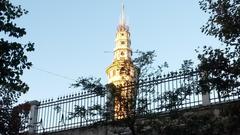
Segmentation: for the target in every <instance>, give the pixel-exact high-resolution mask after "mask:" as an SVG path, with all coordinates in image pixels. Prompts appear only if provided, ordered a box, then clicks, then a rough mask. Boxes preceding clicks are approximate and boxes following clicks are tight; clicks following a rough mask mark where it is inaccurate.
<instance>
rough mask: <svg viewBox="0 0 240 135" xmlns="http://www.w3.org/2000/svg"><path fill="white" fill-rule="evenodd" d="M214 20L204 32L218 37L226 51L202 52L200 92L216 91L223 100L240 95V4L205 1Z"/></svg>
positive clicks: (208, 49) (229, 0) (202, 4)
mask: <svg viewBox="0 0 240 135" xmlns="http://www.w3.org/2000/svg"><path fill="white" fill-rule="evenodd" d="M200 7H201V9H202V10H203V11H205V12H207V13H208V14H209V15H210V17H209V19H208V22H207V23H206V25H204V26H203V27H202V31H203V32H204V33H205V34H207V35H210V36H214V37H216V38H218V39H219V40H220V41H221V42H222V43H223V48H224V49H214V48H212V47H207V46H204V47H203V50H202V52H199V51H198V59H199V60H200V64H199V66H198V68H199V71H200V72H201V74H200V77H201V79H200V81H199V86H200V92H203V93H205V92H210V91H211V90H214V89H216V90H217V91H218V95H219V100H221V98H227V97H229V96H231V95H235V94H238V93H239V92H240V81H239V78H240V1H239V0H201V1H200Z"/></svg>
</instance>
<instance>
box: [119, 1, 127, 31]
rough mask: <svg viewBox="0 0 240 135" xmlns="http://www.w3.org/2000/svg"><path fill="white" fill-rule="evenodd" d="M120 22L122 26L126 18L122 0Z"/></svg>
mask: <svg viewBox="0 0 240 135" xmlns="http://www.w3.org/2000/svg"><path fill="white" fill-rule="evenodd" d="M119 23H120V24H119V25H122V26H124V25H125V24H126V19H125V9H124V0H122V12H121V18H120V22H119Z"/></svg>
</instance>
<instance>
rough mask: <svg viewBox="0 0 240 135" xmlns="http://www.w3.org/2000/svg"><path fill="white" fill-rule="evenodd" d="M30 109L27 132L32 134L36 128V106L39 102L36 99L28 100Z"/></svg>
mask: <svg viewBox="0 0 240 135" xmlns="http://www.w3.org/2000/svg"><path fill="white" fill-rule="evenodd" d="M30 104H31V109H30V120H29V125H30V126H29V134H34V133H35V132H36V129H37V116H38V106H39V105H40V102H38V101H37V100H34V101H30Z"/></svg>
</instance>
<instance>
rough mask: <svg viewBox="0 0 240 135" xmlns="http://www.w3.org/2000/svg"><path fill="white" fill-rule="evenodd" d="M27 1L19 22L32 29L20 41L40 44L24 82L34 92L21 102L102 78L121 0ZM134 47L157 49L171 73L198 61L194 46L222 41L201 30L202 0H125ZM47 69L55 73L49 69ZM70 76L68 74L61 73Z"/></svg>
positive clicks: (110, 56)
mask: <svg viewBox="0 0 240 135" xmlns="http://www.w3.org/2000/svg"><path fill="white" fill-rule="evenodd" d="M14 3H16V4H20V5H22V7H24V8H25V9H27V10H28V11H29V14H27V15H25V16H23V17H22V18H21V19H18V20H17V23H18V24H19V25H20V26H23V27H25V28H26V29H27V35H26V36H25V37H24V38H22V39H20V42H29V41H31V42H34V43H35V49H36V50H35V51H34V52H33V53H31V54H29V60H30V61H32V62H33V68H32V69H31V70H29V71H25V73H24V76H23V80H24V81H26V82H27V83H28V85H29V86H30V91H29V92H28V93H27V94H25V95H23V96H22V97H21V98H20V102H24V101H29V100H43V99H48V98H56V97H58V96H62V95H65V94H68V93H75V92H78V91H80V89H72V88H69V86H70V84H71V83H73V82H74V80H75V79H77V78H78V77H79V76H85V77H88V76H94V77H101V78H102V82H103V83H106V75H105V69H106V67H107V66H108V65H110V64H111V62H112V59H113V54H111V53H104V51H112V50H113V48H114V38H115V33H116V27H117V24H118V20H119V16H120V10H121V9H120V8H121V1H120V0H111V1H110V0H69V1H67V2H66V1H59V0H50V1H49V0H39V1H35V0H31V1H30V0H28V1H23V0H22V1H17V0H15V1H14ZM125 9H126V14H127V20H128V23H129V27H130V32H131V39H132V49H133V50H136V49H139V50H142V51H148V50H156V53H157V55H158V57H157V61H156V62H157V63H163V62H164V61H167V62H168V63H169V66H170V67H169V69H168V70H170V71H172V70H173V71H175V70H177V69H179V67H180V65H181V63H182V61H183V60H185V59H193V60H196V53H195V52H194V49H196V48H197V47H198V46H203V45H215V44H217V43H218V42H217V40H216V39H213V38H212V37H207V36H205V35H204V34H202V33H201V30H200V27H201V26H202V25H203V24H204V23H205V22H206V20H207V17H208V15H207V14H205V13H204V12H203V11H201V10H200V8H199V5H198V1H197V0H185V1H179V0H174V1H163V0H142V1H139V0H138V1H137V0H125ZM39 69H41V70H45V71H48V72H51V73H47V72H44V71H40V70H39ZM54 74H57V75H61V76H65V78H63V77H60V76H57V75H54Z"/></svg>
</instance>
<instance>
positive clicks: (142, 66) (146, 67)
mask: <svg viewBox="0 0 240 135" xmlns="http://www.w3.org/2000/svg"><path fill="white" fill-rule="evenodd" d="M136 52H137V54H138V56H137V57H136V58H134V59H133V64H134V65H135V66H136V69H137V71H138V73H137V74H138V79H144V78H146V77H149V76H153V75H160V74H161V73H162V71H163V68H168V64H167V62H164V63H163V64H162V65H158V66H157V68H156V67H154V66H153V64H154V61H155V58H156V57H157V55H156V53H155V51H147V52H143V51H139V50H137V51H136Z"/></svg>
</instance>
